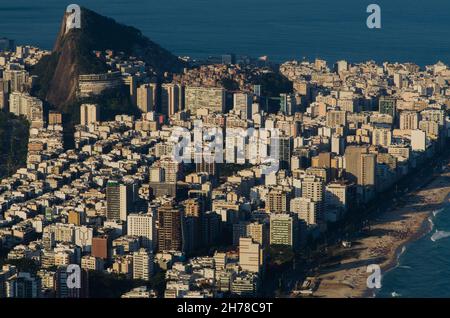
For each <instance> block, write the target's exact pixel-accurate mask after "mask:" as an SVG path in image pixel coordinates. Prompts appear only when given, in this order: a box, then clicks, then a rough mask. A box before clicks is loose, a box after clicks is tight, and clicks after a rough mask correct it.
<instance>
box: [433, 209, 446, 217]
mask: <svg viewBox="0 0 450 318" xmlns="http://www.w3.org/2000/svg"><path fill="white" fill-rule="evenodd" d="M444 210H445V209H444V208H442V209H439V210H436V211H433V216H435V217H436V216H437V215H438V214H439V213H441V212H442V211H444Z"/></svg>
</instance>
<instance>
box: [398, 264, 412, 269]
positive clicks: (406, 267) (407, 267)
mask: <svg viewBox="0 0 450 318" xmlns="http://www.w3.org/2000/svg"><path fill="white" fill-rule="evenodd" d="M398 268H403V269H412V267H411V266H407V265H400V266H398Z"/></svg>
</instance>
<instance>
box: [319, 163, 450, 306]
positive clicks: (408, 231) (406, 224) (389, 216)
mask: <svg viewBox="0 0 450 318" xmlns="http://www.w3.org/2000/svg"><path fill="white" fill-rule="evenodd" d="M449 180H450V172H447V171H446V172H445V173H442V174H441V175H440V176H438V177H436V178H435V179H434V180H432V181H431V182H430V183H429V184H428V185H427V186H425V187H424V188H423V189H420V190H418V191H415V192H411V193H410V194H407V195H405V196H404V197H403V198H402V200H403V202H404V203H403V204H401V205H400V206H398V207H394V208H393V209H391V210H388V211H386V212H385V213H383V214H381V215H380V216H379V217H377V218H376V219H375V220H373V221H372V223H371V227H370V229H369V230H367V231H365V233H364V235H362V236H361V237H357V239H356V240H354V241H353V244H352V247H351V248H343V247H341V248H338V249H337V250H333V255H332V258H333V259H339V262H334V263H330V264H322V266H321V267H320V269H319V274H318V276H316V277H317V278H318V279H319V280H320V285H319V288H318V290H317V291H316V292H315V293H314V296H315V297H328V298H348V297H371V296H372V295H373V293H374V291H373V290H368V289H367V283H366V281H367V278H368V276H369V275H370V273H367V272H366V271H367V266H368V265H370V264H378V265H379V266H380V267H381V269H382V274H383V273H386V271H388V270H389V269H390V268H392V267H393V266H395V265H396V264H397V261H398V256H399V254H400V253H401V252H402V250H403V249H404V248H405V246H406V244H407V243H409V242H411V241H413V240H416V239H418V238H420V237H421V236H422V235H424V234H425V233H426V232H428V230H429V228H430V224H429V222H428V218H429V216H430V215H431V214H432V213H433V211H436V210H439V209H440V208H441V207H442V205H443V204H444V203H445V202H447V201H448V198H449V194H450V182H449Z"/></svg>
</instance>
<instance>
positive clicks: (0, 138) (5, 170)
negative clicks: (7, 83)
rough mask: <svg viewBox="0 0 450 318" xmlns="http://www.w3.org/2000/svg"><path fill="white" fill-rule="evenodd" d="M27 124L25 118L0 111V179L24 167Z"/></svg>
mask: <svg viewBox="0 0 450 318" xmlns="http://www.w3.org/2000/svg"><path fill="white" fill-rule="evenodd" d="M28 138H29V123H28V121H27V120H26V119H25V118H22V117H20V118H19V117H16V116H14V115H13V114H11V113H5V112H1V111H0V178H3V177H5V176H9V175H12V174H14V173H15V172H16V170H17V169H18V168H20V167H24V166H25V165H26V160H27V149H28Z"/></svg>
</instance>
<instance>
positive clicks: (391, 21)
mask: <svg viewBox="0 0 450 318" xmlns="http://www.w3.org/2000/svg"><path fill="white" fill-rule="evenodd" d="M73 2H74V3H77V4H80V5H82V6H86V7H88V8H90V9H92V10H94V11H97V12H99V13H100V14H103V15H106V16H109V17H112V18H114V19H116V20H117V21H119V22H122V23H125V24H129V25H132V26H135V27H137V28H138V29H140V30H142V31H143V33H144V34H145V35H147V36H148V37H149V38H151V39H152V40H153V41H155V42H157V43H159V44H160V45H162V46H163V47H165V48H167V49H169V50H170V51H172V52H173V53H174V54H177V55H180V56H185V55H188V56H191V57H194V58H202V57H207V56H210V55H221V54H225V53H230V52H232V53H236V54H239V55H249V56H253V57H258V56H263V55H267V56H269V58H270V59H271V60H273V61H276V62H282V61H286V60H291V59H302V58H307V59H309V60H312V59H314V58H316V57H319V58H324V59H326V60H327V61H328V62H330V63H334V62H335V61H337V60H340V59H346V60H348V61H350V62H362V61H367V60H375V61H377V62H379V63H381V62H383V61H390V62H397V61H398V62H414V63H417V64H419V65H422V66H424V65H430V64H434V63H436V62H437V61H439V60H441V61H443V62H444V63H447V64H448V63H450V22H449V21H450V19H449V18H450V2H448V1H446V0H429V1H422V0H395V1H392V0H376V1H374V0H341V1H329V0H227V1H223V0H209V1H207V0H185V1H179V0H164V1H160V0H127V1H125V0H75V1H72V0H70V1H67V0H45V1H32V0H15V1H8V2H7V1H2V2H1V3H0V37H2V36H5V37H9V38H12V39H15V40H16V42H17V43H18V44H32V45H37V46H40V47H42V48H45V49H51V48H52V46H53V44H54V41H55V37H56V34H57V32H58V30H59V25H60V23H61V19H62V14H63V13H64V11H65V8H66V6H67V5H68V4H70V3H73ZM371 3H377V4H379V5H380V6H381V9H382V28H381V29H379V30H370V29H368V28H367V26H366V19H367V17H368V13H366V8H367V6H368V5H369V4H371Z"/></svg>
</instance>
